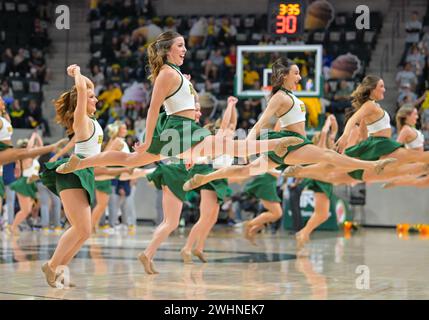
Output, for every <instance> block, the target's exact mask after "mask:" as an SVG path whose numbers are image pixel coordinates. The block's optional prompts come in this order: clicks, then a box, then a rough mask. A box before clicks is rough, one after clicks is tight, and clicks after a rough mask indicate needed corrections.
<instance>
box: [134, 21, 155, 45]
mask: <svg viewBox="0 0 429 320" xmlns="http://www.w3.org/2000/svg"><path fill="white" fill-rule="evenodd" d="M160 23H161V19H159V18H158V17H155V18H153V19H152V21H150V22H149V23H148V24H147V25H146V26H143V27H139V28H137V29H135V30H134V31H133V33H132V36H131V39H133V41H134V40H136V39H138V38H141V37H142V38H144V39H145V40H146V41H145V42H146V43H151V42H153V41H155V40H156V38H157V37H158V36H159V35H160V34H161V33H162V32H163V31H162V29H161V28H160V27H159V24H160Z"/></svg>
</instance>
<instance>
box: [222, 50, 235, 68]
mask: <svg viewBox="0 0 429 320" xmlns="http://www.w3.org/2000/svg"><path fill="white" fill-rule="evenodd" d="M224 63H225V66H227V67H228V68H231V69H233V70H234V72H235V66H236V65H237V49H236V47H235V46H231V47H230V48H229V53H228V55H227V56H226V57H225V61H224Z"/></svg>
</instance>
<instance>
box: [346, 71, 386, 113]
mask: <svg viewBox="0 0 429 320" xmlns="http://www.w3.org/2000/svg"><path fill="white" fill-rule="evenodd" d="M380 80H381V78H380V77H378V76H372V75H369V76H366V77H365V78H364V79H363V80H362V82H361V83H360V84H359V85H358V86H357V88H356V90H355V91H353V93H352V94H351V97H352V106H353V108H354V109H355V111H356V110H358V109H359V108H360V107H361V106H362V105H363V104H364V103H365V102H367V101H368V100H369V95H370V94H371V91H372V90H374V89H375V88H376V87H377V84H378V82H379V81H380Z"/></svg>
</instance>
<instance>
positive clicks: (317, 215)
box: [296, 192, 330, 249]
mask: <svg viewBox="0 0 429 320" xmlns="http://www.w3.org/2000/svg"><path fill="white" fill-rule="evenodd" d="M314 199H315V206H314V212H313V214H312V216H311V217H310V219H309V220H308V221H307V224H306V225H305V227H304V228H303V229H302V230H300V231H299V232H298V233H297V234H296V241H297V247H298V249H300V248H302V247H303V246H304V245H305V243H307V242H308V241H310V234H311V233H312V232H313V230H314V229H316V228H317V227H318V226H320V225H321V224H322V223H323V222H325V221H326V220H328V218H329V205H330V201H329V198H328V197H327V196H326V194H324V193H321V192H315V193H314Z"/></svg>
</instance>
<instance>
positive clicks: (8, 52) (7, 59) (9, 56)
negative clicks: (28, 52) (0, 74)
mask: <svg viewBox="0 0 429 320" xmlns="http://www.w3.org/2000/svg"><path fill="white" fill-rule="evenodd" d="M13 60H14V59H13V52H12V49H11V48H6V49H5V50H4V52H3V54H2V61H3V62H4V63H5V67H4V68H5V69H4V74H6V75H9V74H10V73H11V72H13V71H14V70H15V69H14V63H13Z"/></svg>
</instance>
